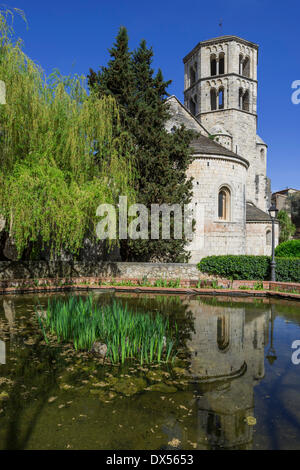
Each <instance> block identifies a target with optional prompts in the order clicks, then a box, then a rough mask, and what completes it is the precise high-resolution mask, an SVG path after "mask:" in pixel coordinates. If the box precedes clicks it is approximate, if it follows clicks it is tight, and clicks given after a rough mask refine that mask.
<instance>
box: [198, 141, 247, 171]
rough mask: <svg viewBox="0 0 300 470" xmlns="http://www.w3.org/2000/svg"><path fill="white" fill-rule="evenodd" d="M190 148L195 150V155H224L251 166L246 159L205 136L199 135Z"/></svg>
mask: <svg viewBox="0 0 300 470" xmlns="http://www.w3.org/2000/svg"><path fill="white" fill-rule="evenodd" d="M190 146H191V147H192V149H193V153H194V154H198V153H201V154H204V155H222V156H225V157H234V158H237V159H238V160H242V161H243V162H244V163H246V164H247V166H249V162H248V160H246V158H243V157H241V156H240V155H238V154H237V153H234V152H232V151H231V150H228V149H227V148H226V147H223V145H221V144H218V143H217V142H215V141H214V140H212V139H210V138H209V137H205V136H204V135H201V134H199V135H198V136H197V137H196V138H195V139H193V140H192V142H191V144H190Z"/></svg>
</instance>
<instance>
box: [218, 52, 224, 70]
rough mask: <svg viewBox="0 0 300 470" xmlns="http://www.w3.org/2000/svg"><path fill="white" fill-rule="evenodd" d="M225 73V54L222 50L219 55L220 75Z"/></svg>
mask: <svg viewBox="0 0 300 470" xmlns="http://www.w3.org/2000/svg"><path fill="white" fill-rule="evenodd" d="M224 73H225V54H224V52H221V54H220V55H219V75H223V74H224Z"/></svg>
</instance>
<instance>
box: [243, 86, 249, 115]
mask: <svg viewBox="0 0 300 470" xmlns="http://www.w3.org/2000/svg"><path fill="white" fill-rule="evenodd" d="M243 110H244V111H249V91H248V90H247V91H245V93H244V96H243Z"/></svg>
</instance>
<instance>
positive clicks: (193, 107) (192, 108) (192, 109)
mask: <svg viewBox="0 0 300 470" xmlns="http://www.w3.org/2000/svg"><path fill="white" fill-rule="evenodd" d="M196 100H197V97H194V98H190V112H191V113H192V114H193V115H194V116H196V111H197V106H196Z"/></svg>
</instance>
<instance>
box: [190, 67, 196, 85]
mask: <svg viewBox="0 0 300 470" xmlns="http://www.w3.org/2000/svg"><path fill="white" fill-rule="evenodd" d="M195 82H196V71H195V69H194V67H190V86H192V85H194V83H195Z"/></svg>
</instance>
